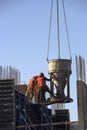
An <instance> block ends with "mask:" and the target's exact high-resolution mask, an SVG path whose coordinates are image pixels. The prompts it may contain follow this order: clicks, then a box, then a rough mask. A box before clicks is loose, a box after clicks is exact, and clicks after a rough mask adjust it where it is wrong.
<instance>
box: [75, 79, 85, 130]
mask: <svg viewBox="0 0 87 130" xmlns="http://www.w3.org/2000/svg"><path fill="white" fill-rule="evenodd" d="M77 105H78V120H79V130H86V129H87V121H86V119H87V85H86V84H85V83H84V82H83V81H77Z"/></svg>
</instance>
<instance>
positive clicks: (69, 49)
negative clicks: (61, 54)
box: [62, 0, 72, 60]
mask: <svg viewBox="0 0 87 130" xmlns="http://www.w3.org/2000/svg"><path fill="white" fill-rule="evenodd" d="M62 6H63V14H64V19H65V28H66V34H67V41H68V48H69V53H70V59H71V60H72V56H71V48H70V41H69V34H68V28H67V21H66V14H65V5H64V1H63V0H62Z"/></svg>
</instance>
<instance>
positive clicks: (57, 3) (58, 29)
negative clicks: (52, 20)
mask: <svg viewBox="0 0 87 130" xmlns="http://www.w3.org/2000/svg"><path fill="white" fill-rule="evenodd" d="M56 5H57V35H58V52H59V53H58V58H59V59H60V33H59V32H60V28H59V1H58V0H56Z"/></svg>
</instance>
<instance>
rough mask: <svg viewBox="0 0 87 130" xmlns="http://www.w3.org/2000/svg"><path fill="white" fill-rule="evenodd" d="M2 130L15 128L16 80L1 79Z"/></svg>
mask: <svg viewBox="0 0 87 130" xmlns="http://www.w3.org/2000/svg"><path fill="white" fill-rule="evenodd" d="M0 130H15V89H14V80H13V79H5V80H0Z"/></svg>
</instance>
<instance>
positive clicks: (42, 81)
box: [37, 72, 53, 103]
mask: <svg viewBox="0 0 87 130" xmlns="http://www.w3.org/2000/svg"><path fill="white" fill-rule="evenodd" d="M37 81H38V87H39V94H38V102H40V101H41V102H42V103H43V102H44V101H46V99H45V92H48V93H50V94H52V95H53V93H52V92H51V91H50V90H49V88H48V86H47V85H46V81H51V79H48V78H46V77H45V76H44V74H43V73H42V72H41V73H40V74H39V76H38V78H37Z"/></svg>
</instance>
